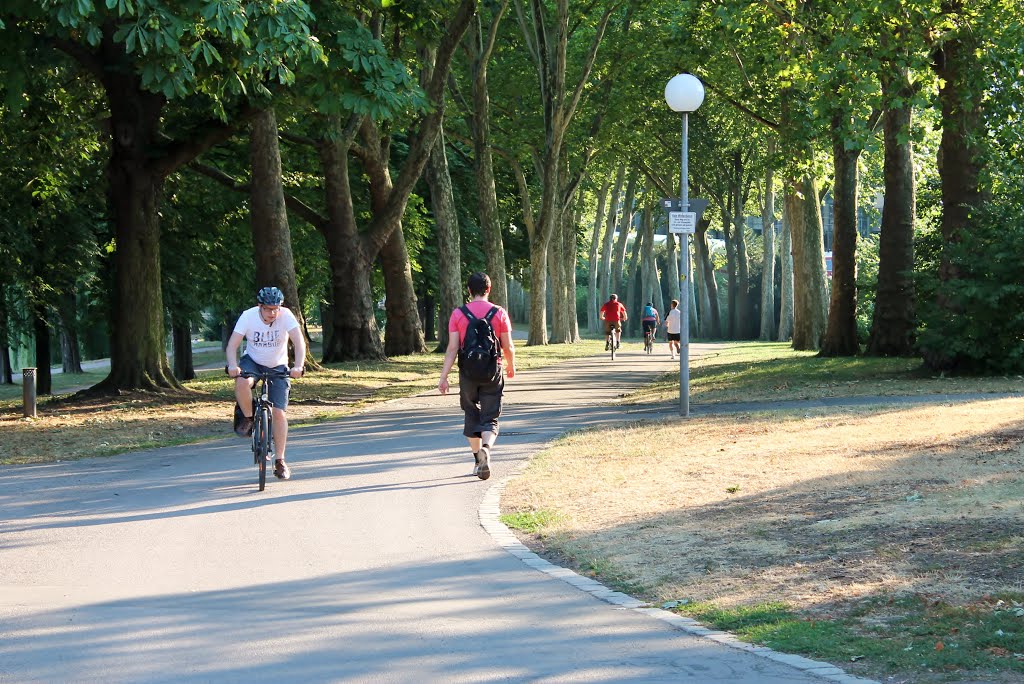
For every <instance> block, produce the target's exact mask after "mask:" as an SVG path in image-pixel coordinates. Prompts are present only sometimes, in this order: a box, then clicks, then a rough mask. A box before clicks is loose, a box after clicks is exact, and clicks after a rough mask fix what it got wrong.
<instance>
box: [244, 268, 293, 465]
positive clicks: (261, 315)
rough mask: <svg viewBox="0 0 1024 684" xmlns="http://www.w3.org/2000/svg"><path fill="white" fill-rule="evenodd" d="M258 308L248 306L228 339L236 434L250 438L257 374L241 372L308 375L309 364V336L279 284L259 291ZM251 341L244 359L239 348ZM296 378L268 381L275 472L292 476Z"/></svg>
mask: <svg viewBox="0 0 1024 684" xmlns="http://www.w3.org/2000/svg"><path fill="white" fill-rule="evenodd" d="M256 302H257V303H258V304H259V305H258V306H254V307H252V308H251V309H246V310H245V311H243V312H242V315H241V316H239V317H238V322H237V323H235V330H234V332H233V333H231V337H230V338H229V339H228V346H227V351H226V354H227V361H228V375H230V376H231V377H233V378H234V379H235V400H236V401H237V402H238V403H237V405H236V406H235V432H236V433H237V434H238V435H239V436H241V437H246V436H248V435H250V434H252V386H253V385H254V384H255V383H256V381H255V380H254V379H253V378H243V377H240V374H241V373H242V372H243V371H244V372H246V373H266V372H267V371H270V370H277V371H286V372H287V373H288V375H290V376H291V377H293V378H299V377H302V367H303V366H304V365H305V363H306V338H305V337H303V335H302V330H301V328H299V322H298V321H297V320H296V319H295V315H294V314H292V312H291V311H290V310H289V309H286V308H285V307H283V306H281V305H282V304H284V294H283V293H282V292H281V290H279V289H278V288H276V287H265V288H263V289H262V290H260V291H259V293H258V294H257V295H256ZM243 339H244V340H246V345H245V354H244V355H243V356H242V358H241V360H236V359H237V358H238V347H239V345H241V344H242V340H243ZM288 340H291V341H292V344H293V345H294V346H295V365H294V366H292V367H291V368H288ZM291 382H292V381H291V379H289V378H271V379H270V380H269V381H268V395H269V399H270V403H272V404H273V405H274V453H275V456H276V458H275V459H274V475H276V476H277V477H278V478H279V479H282V480H287V479H288V478H290V477H291V476H292V473H291V470H290V469H289V468H288V463H287V462H286V461H285V455H284V452H285V447H286V446H287V445H288V418H287V416H286V415H285V410H286V409H287V408H288V393H289V392H290V391H291Z"/></svg>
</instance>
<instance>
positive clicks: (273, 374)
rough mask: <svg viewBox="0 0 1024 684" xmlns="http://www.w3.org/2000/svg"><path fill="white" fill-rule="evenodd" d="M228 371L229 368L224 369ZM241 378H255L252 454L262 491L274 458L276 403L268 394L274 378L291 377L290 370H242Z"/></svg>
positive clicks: (265, 485)
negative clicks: (258, 371)
mask: <svg viewBox="0 0 1024 684" xmlns="http://www.w3.org/2000/svg"><path fill="white" fill-rule="evenodd" d="M224 371H225V372H227V368H225V369H224ZM238 377H240V378H255V379H256V384H255V385H254V386H253V398H252V456H253V461H254V462H255V464H256V467H257V468H259V484H260V491H261V492H262V491H263V490H264V489H266V487H267V464H269V463H270V461H271V460H272V459H273V458H274V447H273V441H274V405H273V404H272V403H271V402H270V398H269V396H268V394H269V392H270V383H269V381H270V380H272V379H285V378H289V377H291V376H290V375H289V374H288V371H276V370H271V371H268V372H266V373H248V372H246V371H241V372H240V373H239V374H238Z"/></svg>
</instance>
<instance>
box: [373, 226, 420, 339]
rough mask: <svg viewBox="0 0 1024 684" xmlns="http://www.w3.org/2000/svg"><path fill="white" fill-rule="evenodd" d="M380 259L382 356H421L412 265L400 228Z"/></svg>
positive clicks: (392, 234) (389, 240)
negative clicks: (384, 322) (384, 314)
mask: <svg viewBox="0 0 1024 684" xmlns="http://www.w3.org/2000/svg"><path fill="white" fill-rule="evenodd" d="M380 258H381V269H382V271H383V273H384V291H385V298H384V307H385V309H386V310H387V315H388V322H387V327H385V328H384V354H385V355H386V356H405V355H408V354H422V353H423V352H425V351H427V343H426V340H424V339H423V324H422V321H420V314H419V304H418V302H417V299H416V287H415V285H414V284H413V281H412V262H411V261H410V260H409V250H408V248H406V246H405V234H404V233H403V232H402V227H401V225H399V227H398V228H397V229H396V230H394V231H393V232H392V233H391V237H389V238H388V241H387V242H385V243H384V247H383V249H381V251H380Z"/></svg>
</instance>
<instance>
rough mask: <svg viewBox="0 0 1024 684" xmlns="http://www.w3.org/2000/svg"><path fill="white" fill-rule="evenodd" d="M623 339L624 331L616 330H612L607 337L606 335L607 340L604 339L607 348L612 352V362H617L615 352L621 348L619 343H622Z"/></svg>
mask: <svg viewBox="0 0 1024 684" xmlns="http://www.w3.org/2000/svg"><path fill="white" fill-rule="evenodd" d="M621 338H622V331H621V330H616V329H615V328H612V329H611V332H609V333H608V334H607V335H605V338H604V339H605V346H606V347H607V348H608V349H609V350H611V353H612V361H614V360H615V352H616V351H617V350H618V348H619V342H620V340H621Z"/></svg>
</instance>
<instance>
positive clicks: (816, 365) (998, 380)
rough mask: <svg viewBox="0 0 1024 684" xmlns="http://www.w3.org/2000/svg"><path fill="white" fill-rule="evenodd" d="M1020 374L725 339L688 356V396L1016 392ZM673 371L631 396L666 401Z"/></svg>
mask: <svg viewBox="0 0 1024 684" xmlns="http://www.w3.org/2000/svg"><path fill="white" fill-rule="evenodd" d="M1022 391H1024V378H1022V377H1020V376H1010V377H969V376H945V375H942V374H938V373H933V372H930V371H928V370H927V369H926V368H924V366H923V365H922V363H921V360H920V359H915V358H875V357H866V356H856V357H839V358H834V357H833V358H823V357H819V356H818V355H817V354H816V353H815V352H802V351H794V350H793V349H792V348H791V347H790V346H789V345H788V344H786V343H776V342H731V343H726V346H725V347H724V348H723V349H721V350H718V351H715V352H712V353H710V354H708V355H706V356H695V357H694V358H693V359H692V360H691V362H690V397H691V400H692V401H698V402H703V403H723V402H737V401H766V400H785V399H808V398H812V397H813V398H819V397H849V396H876V395H877V396H888V395H912V394H942V393H950V394H963V393H968V392H971V393H973V392H993V393H995V392H1022ZM678 396H679V374H678V373H677V372H673V373H669V374H666V375H665V377H664V378H662V379H661V380H660V381H659V382H658V383H656V384H655V385H654V386H653V387H652V388H650V389H646V390H644V391H643V393H642V394H639V393H638V395H636V396H633V397H631V398H630V399H629V401H631V402H650V401H658V400H662V401H671V400H673V399H675V398H677V397H678Z"/></svg>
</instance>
